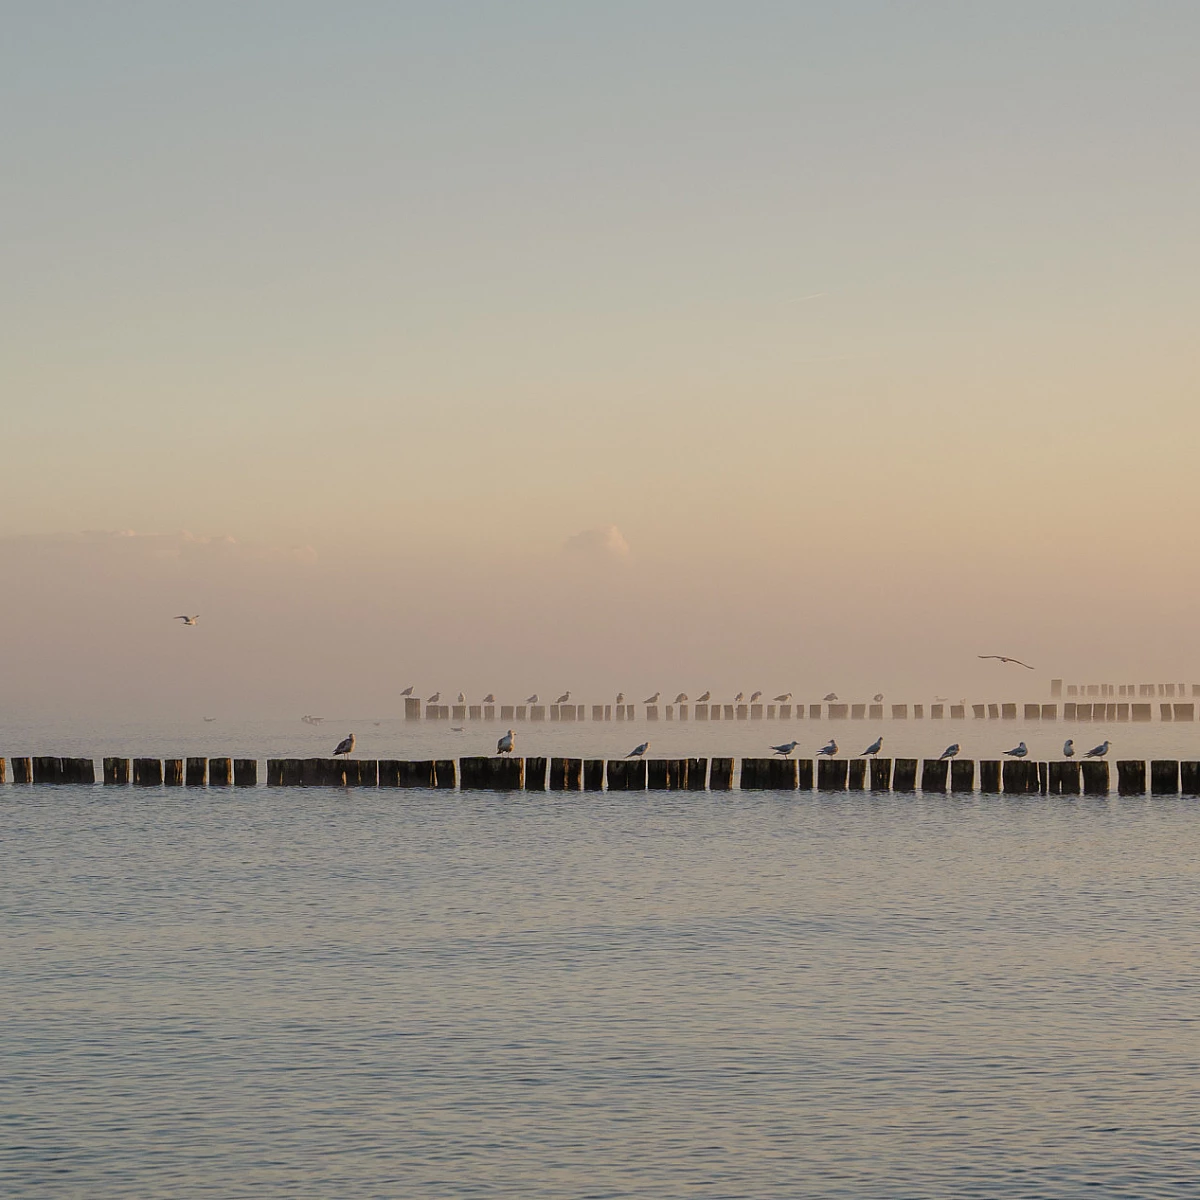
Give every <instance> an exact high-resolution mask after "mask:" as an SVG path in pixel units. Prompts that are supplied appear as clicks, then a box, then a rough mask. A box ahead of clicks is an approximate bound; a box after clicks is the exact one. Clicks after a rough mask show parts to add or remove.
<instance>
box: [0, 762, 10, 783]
mask: <svg viewBox="0 0 1200 1200" xmlns="http://www.w3.org/2000/svg"><path fill="white" fill-rule="evenodd" d="M7 782H8V762H7V761H6V760H5V759H4V758H0V783H7Z"/></svg>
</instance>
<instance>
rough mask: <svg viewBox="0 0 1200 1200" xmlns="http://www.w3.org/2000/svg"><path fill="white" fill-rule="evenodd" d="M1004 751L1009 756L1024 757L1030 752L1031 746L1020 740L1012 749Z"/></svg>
mask: <svg viewBox="0 0 1200 1200" xmlns="http://www.w3.org/2000/svg"><path fill="white" fill-rule="evenodd" d="M1004 753H1005V755H1006V756H1007V757H1008V758H1024V757H1025V755H1027V754H1028V753H1029V747H1028V746H1026V745H1025V743H1024V742H1019V743H1018V744H1017V745H1015V746H1014V747H1013V748H1012V749H1011V750H1005V752H1004Z"/></svg>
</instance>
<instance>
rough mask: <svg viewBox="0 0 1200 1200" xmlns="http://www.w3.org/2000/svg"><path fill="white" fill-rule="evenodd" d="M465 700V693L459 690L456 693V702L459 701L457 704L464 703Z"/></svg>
mask: <svg viewBox="0 0 1200 1200" xmlns="http://www.w3.org/2000/svg"><path fill="white" fill-rule="evenodd" d="M466 702H467V695H466V693H465V692H459V693H458V703H459V704H466Z"/></svg>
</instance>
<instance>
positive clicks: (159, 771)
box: [133, 758, 163, 787]
mask: <svg viewBox="0 0 1200 1200" xmlns="http://www.w3.org/2000/svg"><path fill="white" fill-rule="evenodd" d="M162 781H163V767H162V761H161V760H160V759H157V758H135V759H134V760H133V782H134V784H135V785H136V786H138V787H162Z"/></svg>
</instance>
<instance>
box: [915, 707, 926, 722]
mask: <svg viewBox="0 0 1200 1200" xmlns="http://www.w3.org/2000/svg"><path fill="white" fill-rule="evenodd" d="M924 719H925V705H923V704H914V705H913V720H914V721H923V720H924Z"/></svg>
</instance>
